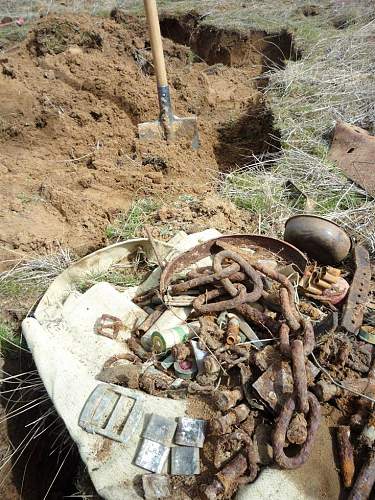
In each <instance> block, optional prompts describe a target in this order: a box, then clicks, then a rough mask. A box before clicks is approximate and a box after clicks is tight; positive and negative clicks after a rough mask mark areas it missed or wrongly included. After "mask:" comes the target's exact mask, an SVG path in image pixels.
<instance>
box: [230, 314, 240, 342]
mask: <svg viewBox="0 0 375 500" xmlns="http://www.w3.org/2000/svg"><path fill="white" fill-rule="evenodd" d="M240 342H241V335H240V322H239V320H238V318H229V320H228V326H227V338H226V343H227V344H229V345H233V344H239V343H240Z"/></svg>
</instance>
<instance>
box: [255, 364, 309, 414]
mask: <svg viewBox="0 0 375 500" xmlns="http://www.w3.org/2000/svg"><path fill="white" fill-rule="evenodd" d="M306 371H307V379H308V381H310V382H311V381H313V380H314V378H315V377H316V376H317V374H318V373H319V369H318V368H316V366H314V365H313V364H312V363H311V362H310V361H307V365H306ZM252 387H253V388H254V389H255V390H256V391H257V393H258V394H259V396H260V397H261V398H262V399H263V400H264V401H266V403H268V404H269V405H270V407H271V408H272V409H273V410H275V411H279V410H280V409H281V407H282V406H283V405H284V403H285V401H286V400H287V399H288V398H289V396H290V395H291V394H292V392H293V390H294V380H293V374H292V369H291V367H290V364H289V362H288V361H282V360H279V361H276V362H275V363H274V364H273V365H271V366H270V367H269V368H268V369H267V370H266V371H265V372H264V373H263V374H262V375H261V376H260V377H259V378H258V379H257V380H256V381H255V382H254V384H253V385H252Z"/></svg>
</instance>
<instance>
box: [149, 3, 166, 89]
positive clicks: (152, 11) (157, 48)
mask: <svg viewBox="0 0 375 500" xmlns="http://www.w3.org/2000/svg"><path fill="white" fill-rule="evenodd" d="M144 5H145V11H146V18H147V23H148V30H149V33H150V40H151V50H152V57H153V60H154V66H155V74H156V81H157V84H158V86H159V87H161V86H164V85H168V80H167V71H166V69H165V61H164V53H163V44H162V41H161V33H160V25H159V16H158V9H157V7H156V0H144Z"/></svg>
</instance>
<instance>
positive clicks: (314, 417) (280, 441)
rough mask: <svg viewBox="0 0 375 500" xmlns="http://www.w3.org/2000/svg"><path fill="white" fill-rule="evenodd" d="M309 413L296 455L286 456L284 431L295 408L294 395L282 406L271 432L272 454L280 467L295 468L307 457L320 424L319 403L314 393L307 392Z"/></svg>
mask: <svg viewBox="0 0 375 500" xmlns="http://www.w3.org/2000/svg"><path fill="white" fill-rule="evenodd" d="M308 401H309V407H310V410H309V413H308V415H307V422H308V431H307V439H306V441H305V443H304V444H303V446H302V447H301V449H300V451H299V452H298V453H297V455H295V456H293V457H288V456H287V455H286V454H285V452H284V444H285V437H286V432H287V429H288V426H289V423H290V421H291V419H292V415H293V412H294V410H295V408H296V401H295V396H294V395H292V396H291V397H290V398H289V399H288V400H287V402H286V403H285V405H284V407H283V408H282V410H281V412H280V415H279V417H278V421H277V423H276V428H275V430H274V433H273V456H274V460H275V462H276V463H277V464H278V465H279V467H281V468H282V469H297V468H298V467H301V465H303V464H304V463H305V462H306V460H307V459H308V458H309V456H310V453H311V448H312V444H313V442H314V439H315V435H316V432H317V430H318V429H319V425H320V418H321V412H320V404H319V401H318V400H317V399H316V397H315V396H314V394H312V393H311V392H309V393H308Z"/></svg>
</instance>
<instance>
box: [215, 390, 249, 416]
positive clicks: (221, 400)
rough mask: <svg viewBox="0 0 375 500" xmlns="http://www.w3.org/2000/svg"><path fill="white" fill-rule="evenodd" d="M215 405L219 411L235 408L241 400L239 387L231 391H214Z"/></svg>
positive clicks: (241, 393)
mask: <svg viewBox="0 0 375 500" xmlns="http://www.w3.org/2000/svg"><path fill="white" fill-rule="evenodd" d="M213 399H214V402H215V405H216V406H217V407H218V409H219V410H221V411H227V410H229V409H230V408H233V407H234V406H236V404H237V403H238V402H239V401H241V399H243V391H242V389H241V387H236V388H235V389H233V390H231V391H230V390H223V391H216V392H215V393H214V396H213Z"/></svg>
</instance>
